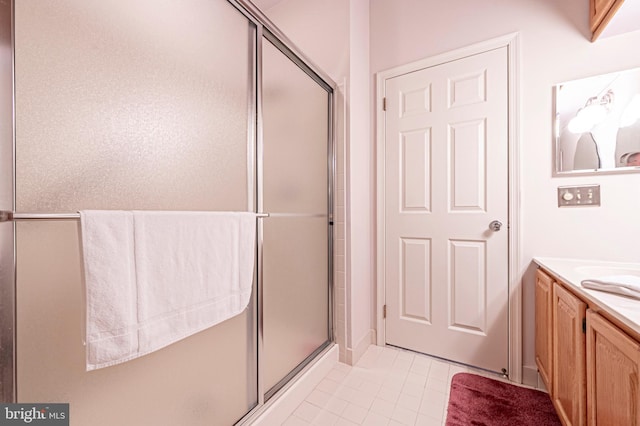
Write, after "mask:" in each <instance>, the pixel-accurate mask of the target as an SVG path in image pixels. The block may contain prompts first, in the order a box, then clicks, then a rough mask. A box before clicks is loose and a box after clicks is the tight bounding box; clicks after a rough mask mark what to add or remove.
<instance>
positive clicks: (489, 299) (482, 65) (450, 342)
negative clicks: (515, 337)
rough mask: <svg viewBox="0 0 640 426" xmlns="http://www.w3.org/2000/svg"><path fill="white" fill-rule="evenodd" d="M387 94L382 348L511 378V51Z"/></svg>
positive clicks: (473, 59) (420, 75)
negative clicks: (497, 224) (495, 223)
mask: <svg viewBox="0 0 640 426" xmlns="http://www.w3.org/2000/svg"><path fill="white" fill-rule="evenodd" d="M384 90H385V97H386V113H385V118H384V120H385V141H384V146H385V149H384V156H385V160H384V163H385V166H384V173H385V178H384V189H383V190H384V200H385V201H384V203H385V205H384V209H385V212H384V218H383V220H384V241H385V242H384V248H385V255H384V263H385V275H384V280H385V284H384V285H385V304H386V310H387V316H386V321H385V336H386V337H385V338H386V343H387V344H391V345H395V346H399V347H403V348H407V349H412V350H416V351H419V352H423V353H427V354H431V355H435V356H438V357H442V358H446V359H450V360H454V361H458V362H462V363H465V364H469V365H473V366H477V367H481V368H484V369H488V370H492V371H501V370H502V369H503V368H505V369H506V368H507V366H508V354H509V350H508V323H509V321H508V319H509V316H508V305H509V300H508V296H509V291H508V149H507V146H508V134H507V130H508V98H507V95H508V93H507V90H508V82H507V48H506V47H503V48H499V49H494V50H490V51H488V52H484V53H481V54H477V55H473V56H468V57H465V58H462V59H459V60H456V61H451V62H447V63H444V64H440V65H436V66H432V67H429V68H424V69H422V70H419V71H415V72H411V73H408V74H404V75H401V76H397V77H393V78H389V79H387V80H385V86H384ZM493 221H499V222H500V223H501V224H502V227H501V229H500V230H495V229H491V228H490V224H491V222H493Z"/></svg>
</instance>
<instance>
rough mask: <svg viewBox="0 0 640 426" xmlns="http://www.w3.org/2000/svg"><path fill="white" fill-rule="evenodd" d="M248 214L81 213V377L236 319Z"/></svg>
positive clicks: (241, 300)
mask: <svg viewBox="0 0 640 426" xmlns="http://www.w3.org/2000/svg"><path fill="white" fill-rule="evenodd" d="M255 217H256V215H255V213H248V212H143V211H133V212H126V211H82V212H80V218H81V219H80V223H81V236H82V252H83V262H84V275H85V288H86V291H85V297H86V322H85V324H86V345H87V358H86V363H87V365H86V368H87V370H94V369H97V368H102V367H107V366H110V365H115V364H118V363H121V362H124V361H128V360H131V359H133V358H136V357H139V356H142V355H145V354H148V353H150V352H152V351H155V350H157V349H160V348H162V347H164V346H167V345H169V344H171V343H174V342H176V341H178V340H180V339H183V338H185V337H187V336H189V335H191V334H194V333H196V332H199V331H202V330H204V329H206V328H208V327H211V326H213V325H215V324H218V323H220V322H222V321H224V320H226V319H228V318H231V317H233V316H234V315H237V314H239V313H241V312H242V311H243V310H244V309H245V308H246V306H247V304H248V303H249V299H250V296H251V287H252V283H253V271H254V263H255V251H256V250H255V230H256V226H255V224H256V220H255Z"/></svg>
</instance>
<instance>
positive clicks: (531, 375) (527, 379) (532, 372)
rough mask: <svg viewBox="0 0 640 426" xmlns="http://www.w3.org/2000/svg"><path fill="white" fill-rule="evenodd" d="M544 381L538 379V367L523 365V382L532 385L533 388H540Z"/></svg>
mask: <svg viewBox="0 0 640 426" xmlns="http://www.w3.org/2000/svg"><path fill="white" fill-rule="evenodd" d="M538 382H542V381H541V380H540V381H539V380H538V368H537V367H536V366H535V365H534V366H531V365H523V366H522V384H523V385H526V386H530V387H532V388H536V389H539V388H540V386H539V383H538Z"/></svg>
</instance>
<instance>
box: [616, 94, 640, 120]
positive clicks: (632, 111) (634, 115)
mask: <svg viewBox="0 0 640 426" xmlns="http://www.w3.org/2000/svg"><path fill="white" fill-rule="evenodd" d="M638 119H640V94H638V93H636V94H635V95H634V97H633V98H632V99H631V102H629V105H627V107H626V108H625V109H624V112H623V113H622V116H621V117H620V124H619V127H629V126H631V125H633V124H634V123H635V122H636V121H638Z"/></svg>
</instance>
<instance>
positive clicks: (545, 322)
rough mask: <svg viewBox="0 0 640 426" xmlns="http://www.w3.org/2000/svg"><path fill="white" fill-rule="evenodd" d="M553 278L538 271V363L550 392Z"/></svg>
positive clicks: (536, 333)
mask: <svg viewBox="0 0 640 426" xmlns="http://www.w3.org/2000/svg"><path fill="white" fill-rule="evenodd" d="M552 297H553V280H552V279H551V277H550V276H548V275H547V274H545V273H544V272H542V271H541V270H539V269H538V271H537V273H536V302H535V303H536V324H535V330H536V331H535V339H536V340H535V341H536V365H537V366H538V372H539V373H540V377H541V378H542V381H543V382H544V385H545V386H546V388H547V390H548V391H549V394H550V395H551V394H552V392H553V387H552V386H551V373H552V369H553V353H552V348H553V344H552V341H553V328H552V326H553V323H552V321H553V316H552V313H553V309H552V306H553V299H552Z"/></svg>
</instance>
